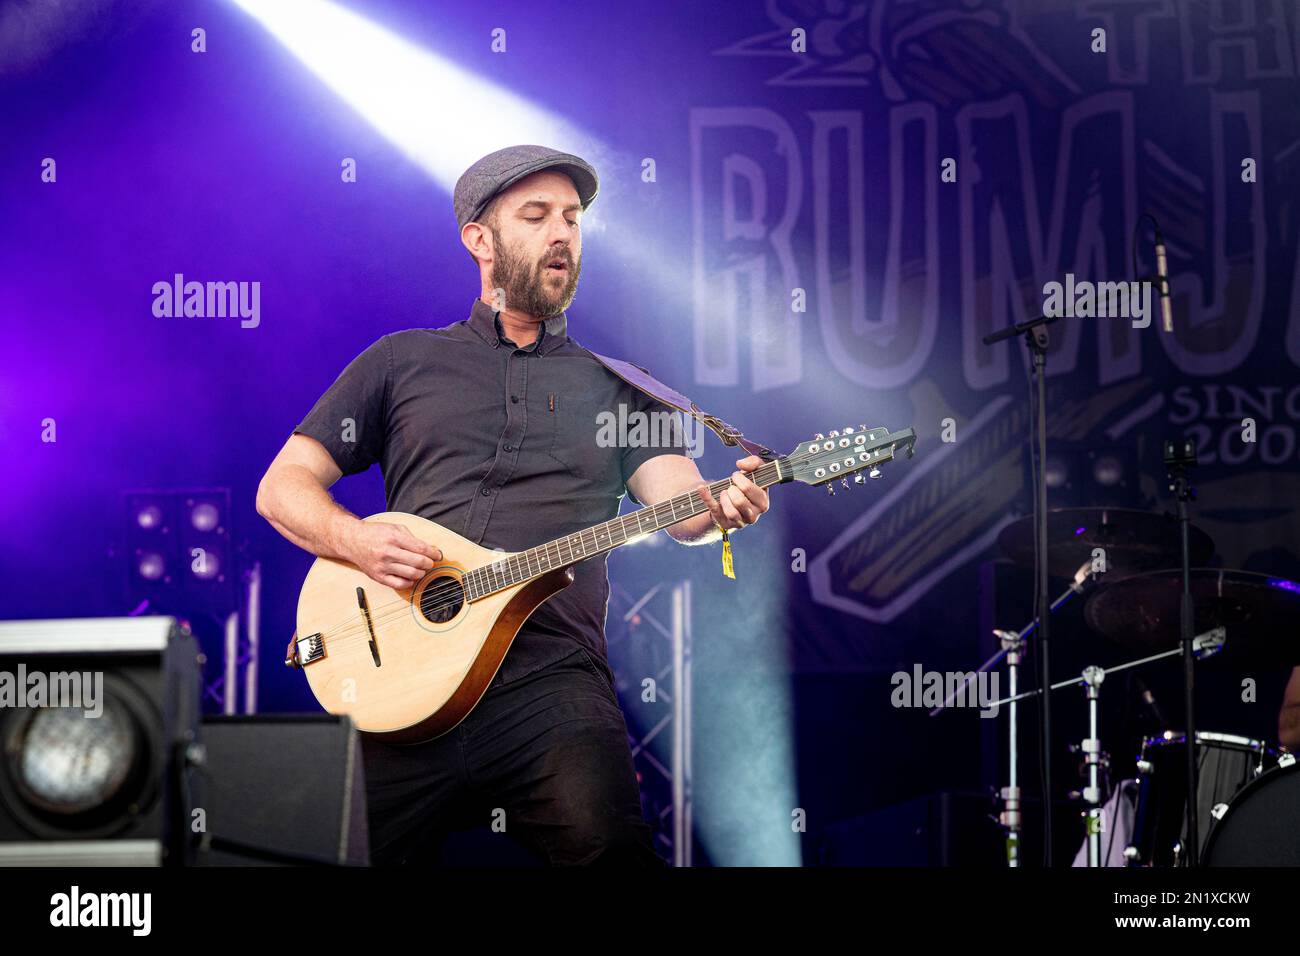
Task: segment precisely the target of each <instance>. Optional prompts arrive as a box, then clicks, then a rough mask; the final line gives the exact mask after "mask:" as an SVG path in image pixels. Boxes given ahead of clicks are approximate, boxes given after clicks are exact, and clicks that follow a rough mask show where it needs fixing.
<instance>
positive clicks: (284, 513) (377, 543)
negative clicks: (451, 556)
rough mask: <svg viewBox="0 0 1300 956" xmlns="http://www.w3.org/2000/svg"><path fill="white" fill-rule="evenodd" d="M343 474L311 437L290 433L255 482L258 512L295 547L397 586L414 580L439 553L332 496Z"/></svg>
mask: <svg viewBox="0 0 1300 956" xmlns="http://www.w3.org/2000/svg"><path fill="white" fill-rule="evenodd" d="M342 474H343V472H342V471H341V470H340V469H339V466H338V464H337V463H335V461H334V459H333V458H332V457H331V456H330V453H329V452H328V451H327V450H326V449H325V446H324V445H322V444H321V443H320V442H318V441H317V440H316V439H314V438H309V437H308V436H306V435H302V434H295V435H291V436H290V437H289V440H288V441H287V442H285V443H284V447H283V448H281V449H280V453H279V454H278V455H276V456H275V460H274V461H272V462H271V467H269V468H268V469H267V470H266V474H265V475H263V476H262V481H261V482H260V483H259V484H258V486H257V513H258V514H260V515H261V516H262V517H263V518H265V519H266V520H267V521H269V522H270V523H271V526H272V527H274V528H275V530H276V531H278V532H280V534H282V535H284V537H286V538H287V539H289V540H290V541H292V542H293V543H294V544H296V545H297V546H298V547H300V548H303V549H304V550H306V551H310V552H311V553H312V554H314V555H316V556H317V557H321V558H336V559H338V560H342V561H347V562H348V563H350V564H354V565H356V566H357V567H358V568H360V569H361V570H362V571H363V572H365V574H366V575H367V576H368V577H369V578H370V579H371V580H373V581H377V582H378V583H380V584H383V585H386V586H387V587H390V588H395V589H397V590H404V589H406V588H409V587H411V586H412V585H414V584H415V583H417V582H418V581H419V580H420V578H422V577H423V576H424V573H425V571H427V570H428V569H429V568H431V567H433V562H434V561H437V560H440V559H441V558H442V552H441V551H439V550H438V549H437V548H434V547H431V546H430V545H428V544H425V543H424V542H423V541H421V540H420V539H419V538H417V537H416V536H415V535H413V534H412V533H411V532H410V531H409V530H407V529H406V528H404V527H402V526H400V525H393V524H381V523H378V522H366V521H362V520H361V519H360V518H358V517H357V516H356V515H354V514H352V513H351V512H350V511H348V510H347V509H346V508H344V507H343V506H341V505H340V504H338V502H336V501H335V500H334V499H333V498H331V497H330V494H329V491H328V489H329V488H330V487H331V486H332V485H333V484H334V482H336V481H338V480H339V478H340V477H341V476H342Z"/></svg>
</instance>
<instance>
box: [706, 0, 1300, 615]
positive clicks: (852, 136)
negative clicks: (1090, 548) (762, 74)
mask: <svg viewBox="0 0 1300 956" xmlns="http://www.w3.org/2000/svg"><path fill="white" fill-rule="evenodd" d="M842 6H844V5H839V4H834V5H832V4H829V3H823V4H820V5H819V4H806V3H796V2H774V3H772V4H769V5H768V7H767V12H768V15H769V17H770V19H771V24H770V26H769V27H767V28H764V29H760V30H759V31H758V32H755V33H753V34H752V35H749V36H742V37H741V38H739V39H738V40H737V41H736V42H735V43H734V44H732V45H730V46H727V47H725V48H723V49H720V50H718V51H717V56H719V57H748V58H761V59H755V60H751V61H750V65H754V64H761V69H764V70H770V72H769V74H768V76H767V79H766V80H765V82H766V84H768V85H769V86H770V87H781V88H783V92H782V99H783V102H787V103H788V102H790V101H791V96H790V91H791V89H794V90H807V91H808V93H809V94H810V95H809V96H808V97H807V104H808V105H807V108H806V109H804V110H802V111H799V110H792V109H791V108H790V107H789V106H783V107H781V108H780V109H776V108H768V107H767V106H764V105H751V106H732V107H710V108H699V109H695V110H692V112H691V115H690V138H691V142H690V146H691V158H692V178H693V196H694V202H693V205H694V275H695V288H696V296H697V298H696V303H697V307H696V322H695V335H694V346H695V376H696V381H697V383H699V384H703V385H717V386H736V387H746V386H748V387H749V388H752V389H753V390H754V391H763V390H769V389H782V388H790V387H792V386H798V385H801V384H804V383H806V382H809V381H811V380H812V379H813V378H814V377H816V378H817V379H818V380H821V379H824V378H825V377H826V376H827V375H828V374H829V375H832V376H833V377H835V378H838V379H839V380H840V383H841V384H842V385H844V386H845V387H846V388H847V389H848V390H849V391H850V392H853V391H857V390H860V392H859V394H862V395H865V396H866V397H867V399H868V402H867V404H869V405H870V404H880V405H882V406H884V405H886V404H888V403H889V402H897V403H899V404H898V405H897V408H898V409H899V411H900V414H902V415H904V416H907V415H908V414H909V413H910V415H911V418H910V420H911V421H914V422H915V423H916V427H917V432H918V434H919V435H921V436H922V440H923V441H924V439H926V438H928V439H929V441H928V442H925V446H924V454H923V455H922V456H920V457H918V459H917V461H916V462H915V464H914V465H913V467H912V468H911V469H910V471H909V473H908V474H907V476H906V477H905V478H903V479H902V480H901V481H899V482H898V483H896V484H894V485H893V486H892V487H890V488H887V489H881V493H880V495H879V497H878V498H877V500H876V501H875V502H874V503H873V506H872V507H871V508H870V509H868V510H867V511H866V512H865V513H864V514H862V515H861V516H860V518H859V519H858V520H856V521H855V522H853V523H852V524H851V525H850V526H848V527H846V528H845V529H844V531H843V533H842V534H840V535H839V536H838V537H837V538H836V539H835V540H834V541H833V543H832V544H831V546H830V547H829V548H827V549H825V550H824V551H823V552H822V553H820V554H819V555H818V556H816V557H815V558H814V559H813V560H812V561H810V562H809V565H808V572H809V583H810V587H811V591H812V595H813V597H814V600H816V601H817V602H819V603H821V604H824V605H829V606H834V607H837V608H839V609H841V610H844V611H846V612H849V613H852V614H855V615H858V616H860V617H863V618H866V619H868V620H871V621H875V622H881V623H885V622H889V621H892V620H893V619H895V618H896V617H897V616H898V615H899V614H901V613H903V612H904V611H906V610H907V609H908V608H909V607H911V606H912V605H913V604H915V603H916V602H917V601H918V600H919V599H920V598H921V597H922V596H923V595H924V594H926V593H927V592H928V591H929V590H930V589H931V588H933V587H934V586H935V585H937V584H938V583H939V582H941V581H942V580H943V579H944V578H945V577H946V576H947V575H948V574H949V573H950V572H951V571H953V570H954V569H956V568H957V567H959V566H961V565H962V564H964V563H965V562H967V561H969V560H971V559H972V558H974V557H975V556H977V555H978V554H980V553H981V552H983V551H985V550H986V549H987V548H988V547H989V546H990V544H992V542H993V541H994V539H995V538H996V536H997V534H998V532H999V530H1000V529H1001V528H1002V527H1003V526H1004V525H1005V524H1006V523H1007V522H1008V521H1010V520H1012V519H1013V518H1014V517H1016V516H1017V515H1018V514H1019V513H1022V512H1023V509H1024V508H1026V507H1027V506H1028V503H1029V495H1028V492H1027V487H1026V479H1027V468H1026V466H1025V463H1024V461H1023V458H1022V455H1023V451H1024V448H1025V439H1026V436H1027V432H1028V420H1027V404H1026V398H1025V394H1026V384H1025V368H1026V363H1027V359H1026V358H1025V355H1024V351H1025V350H1024V347H1023V345H1022V344H1021V343H1020V342H1019V341H1018V340H1014V339H1013V340H1010V341H1007V342H1002V343H999V344H998V345H995V346H992V347H988V346H984V345H983V344H982V343H981V341H980V339H981V337H982V336H984V335H985V334H987V333H989V332H991V331H995V330H997V329H1001V328H1004V327H1005V326H1007V325H1010V324H1012V323H1014V322H1016V321H1019V320H1022V319H1027V318H1032V317H1033V316H1036V315H1039V314H1041V313H1043V312H1044V310H1045V308H1047V307H1048V306H1049V305H1050V300H1051V298H1052V295H1053V294H1054V293H1055V294H1056V297H1057V301H1058V303H1059V301H1060V298H1061V296H1060V289H1061V288H1062V287H1063V285H1064V284H1066V283H1068V288H1070V289H1071V290H1073V289H1074V288H1075V287H1077V286H1079V284H1080V283H1084V284H1092V285H1094V286H1097V287H1100V286H1101V284H1103V283H1127V282H1131V281H1134V280H1136V279H1139V278H1141V277H1144V276H1147V275H1150V274H1151V273H1152V272H1153V257H1152V253H1151V242H1150V235H1149V232H1148V234H1146V235H1143V234H1142V233H1140V232H1139V231H1138V230H1137V228H1136V227H1137V225H1138V220H1139V217H1140V216H1141V214H1143V213H1149V214H1150V215H1152V216H1154V217H1155V219H1156V220H1157V221H1158V222H1159V223H1160V226H1161V229H1162V231H1163V233H1164V235H1165V239H1166V242H1167V243H1168V247H1169V254H1170V263H1169V270H1170V274H1171V281H1170V289H1171V294H1172V302H1173V309H1174V315H1175V316H1176V322H1175V328H1174V330H1173V332H1172V333H1167V332H1164V331H1162V330H1161V328H1160V322H1158V321H1157V322H1150V321H1149V318H1148V320H1147V321H1146V322H1143V321H1142V320H1141V318H1140V317H1139V316H1137V315H1136V314H1130V315H1127V316H1123V315H1109V316H1105V313H1104V312H1103V313H1100V314H1099V313H1097V312H1096V311H1093V312H1091V313H1089V312H1082V313H1076V315H1075V317H1073V318H1070V319H1066V320H1063V321H1061V322H1058V323H1056V324H1054V325H1053V326H1051V327H1050V329H1051V337H1052V347H1051V351H1050V356H1049V359H1048V370H1049V379H1048V381H1049V395H1048V401H1049V406H1050V410H1051V411H1050V419H1049V442H1053V443H1066V444H1073V445H1088V446H1091V447H1094V448H1109V447H1121V446H1122V447H1127V448H1133V447H1141V448H1144V449H1145V453H1144V457H1143V460H1142V462H1141V466H1142V469H1143V470H1144V471H1146V472H1149V473H1152V474H1154V473H1155V472H1158V471H1159V451H1158V449H1159V440H1160V439H1161V438H1163V437H1172V436H1173V435H1177V434H1187V435H1189V436H1193V437H1195V438H1196V439H1197V442H1198V446H1199V450H1200V456H1201V462H1202V466H1203V467H1202V469H1201V473H1200V476H1199V478H1200V481H1201V484H1202V499H1203V501H1206V502H1208V503H1209V504H1210V505H1211V506H1210V507H1203V509H1202V511H1203V520H1205V521H1206V522H1207V523H1208V527H1207V530H1210V531H1211V533H1212V534H1213V533H1214V522H1215V521H1216V520H1218V521H1221V522H1222V523H1223V525H1224V527H1225V528H1230V527H1236V528H1238V531H1237V532H1236V533H1235V534H1233V533H1229V534H1226V535H1223V536H1220V535H1215V536H1216V539H1218V540H1219V541H1220V544H1221V547H1220V552H1221V554H1222V555H1223V557H1224V560H1225V563H1226V564H1228V565H1229V566H1237V567H1248V566H1249V563H1250V559H1251V557H1252V555H1254V554H1264V553H1270V552H1275V551H1276V549H1278V548H1282V549H1283V550H1285V551H1287V552H1288V553H1291V554H1292V555H1293V556H1294V550H1295V545H1294V542H1295V541H1296V540H1298V539H1300V534H1297V531H1298V530H1300V529H1297V527H1296V513H1295V511H1294V510H1293V509H1290V508H1287V509H1285V511H1284V512H1281V513H1279V511H1278V510H1277V509H1268V508H1262V507H1260V506H1259V503H1260V502H1262V501H1270V500H1271V501H1277V500H1284V499H1283V498H1282V496H1280V495H1279V494H1266V493H1265V492H1266V491H1267V489H1269V488H1271V487H1273V486H1274V483H1276V482H1278V481H1279V480H1293V479H1294V476H1295V475H1296V473H1297V472H1298V471H1300V448H1298V447H1297V440H1296V434H1295V423H1296V422H1297V420H1300V386H1296V385H1294V384H1292V383H1293V382H1295V381H1296V380H1297V375H1296V366H1297V365H1300V281H1298V280H1297V275H1298V274H1300V243H1297V241H1296V236H1297V231H1298V227H1300V203H1297V201H1296V200H1297V195H1298V194H1300V189H1297V187H1296V185H1295V183H1296V181H1297V179H1298V178H1300V111H1298V110H1297V109H1296V94H1295V88H1296V87H1295V84H1296V80H1297V76H1296V73H1297V70H1296V63H1297V61H1298V60H1300V8H1296V7H1295V6H1294V5H1293V4H1287V3H1284V2H1282V0H1256V2H1251V0H1246V2H1244V3H1242V4H1239V5H1236V6H1235V7H1234V8H1233V9H1232V10H1229V9H1228V8H1227V7H1224V6H1222V5H1218V4H1209V5H1204V4H1200V5H1198V4H1184V3H1175V2H1173V0H1166V2H1163V3H1159V2H1158V3H1154V4H1153V3H1150V2H1133V3H1123V2H1114V0H1106V2H1100V0H1078V2H1076V3H1074V4H1072V5H1069V4H1058V5H1056V6H1055V7H1054V12H1050V13H1049V12H1045V11H1042V10H1041V5H1037V4H1030V3H1016V2H1013V0H1005V2H993V0H988V2H982V3H971V2H951V3H948V2H903V3H889V4H886V3H874V4H869V3H859V4H850V5H847V7H846V8H845V9H844V10H843V12H842V13H841V12H837V11H839V10H840V9H841V7H842ZM1071 7H1072V12H1071ZM819 10H820V12H819V13H818V12H817V11H819ZM1233 17H1236V18H1237V19H1232V18H1233ZM797 30H803V31H804V33H803V44H802V48H801V49H800V50H798V51H796V49H795V48H794V47H795V46H799V44H797V43H794V44H792V37H795V36H796V34H795V31H797ZM1098 31H1101V32H1100V33H1098ZM1099 37H1100V40H1099ZM1099 47H1100V49H1099ZM1054 285H1055V290H1054V289H1053V286H1054ZM709 290H713V291H716V290H722V292H723V295H722V297H721V298H722V302H723V303H724V305H723V308H722V309H721V310H719V308H718V299H717V298H716V297H715V296H713V295H712V294H711V293H710V292H709ZM706 294H707V298H706ZM1066 298H1070V297H1069V296H1066ZM1130 300H1131V297H1130ZM1071 301H1073V300H1071ZM804 303H806V311H804V310H801V309H800V306H801V305H802V304H804ZM1148 315H1149V313H1148ZM1102 316H1105V317H1102ZM1130 319H1131V320H1130ZM859 404H860V403H859ZM945 422H946V423H950V425H949V428H950V430H951V431H952V432H953V433H954V434H952V435H944V436H941V434H940V432H941V430H942V428H943V426H942V424H941V423H945ZM1247 422H1249V423H1250V424H1251V426H1252V427H1253V428H1254V431H1253V432H1250V433H1249V437H1247V431H1246V430H1245V429H1246V423H1247ZM945 438H946V439H948V440H943V439H945ZM1152 449H1155V450H1154V451H1152ZM1152 456H1154V458H1153V457H1152ZM1151 485H1152V486H1151V487H1148V488H1147V489H1146V492H1147V493H1148V494H1149V495H1150V496H1151V497H1152V498H1153V499H1154V498H1158V491H1159V489H1156V488H1155V487H1154V481H1152V482H1151ZM1243 522H1247V523H1249V522H1254V524H1253V525H1251V524H1248V528H1249V529H1250V530H1252V531H1257V532H1258V533H1257V534H1253V533H1252V534H1242V533H1241V532H1240V530H1239V529H1240V527H1241V525H1242V523H1243Z"/></svg>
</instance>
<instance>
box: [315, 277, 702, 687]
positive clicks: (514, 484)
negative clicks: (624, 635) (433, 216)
mask: <svg viewBox="0 0 1300 956" xmlns="http://www.w3.org/2000/svg"><path fill="white" fill-rule="evenodd" d="M633 412H638V413H641V415H645V416H647V418H645V419H643V420H644V421H647V422H657V423H660V425H661V426H662V425H666V426H667V427H658V428H656V427H647V428H643V429H642V432H641V435H642V438H641V439H640V440H632V441H627V440H622V441H618V440H616V441H613V442H611V441H610V436H611V435H612V434H613V435H618V436H619V437H622V438H624V439H626V437H627V436H628V435H629V434H636V432H635V431H631V432H629V431H627V430H626V428H625V429H624V430H623V431H616V432H609V431H605V432H602V431H601V427H602V426H607V427H613V428H615V429H618V428H619V427H620V426H619V423H620V421H621V422H622V423H624V426H626V424H627V423H629V422H635V421H636V420H637V417H638V416H632V415H631V413H633ZM620 416H621V417H620ZM294 431H295V432H296V433H299V434H303V435H308V436H310V437H312V438H314V439H316V440H317V441H319V442H320V443H321V444H322V445H324V446H325V448H326V449H327V450H328V451H329V453H330V455H331V456H332V457H333V458H334V461H335V463H336V464H337V465H338V467H339V469H340V470H341V471H342V472H343V474H344V475H353V474H357V473H359V472H362V471H365V470H366V469H368V468H370V467H371V466H372V465H376V464H378V465H379V467H380V469H381V470H382V472H383V476H384V488H385V493H386V497H387V504H388V510H389V511H401V512H407V513H409V514H413V515H418V516H420V517H422V518H427V519H429V520H430V521H434V522H437V523H438V524H440V525H442V526H443V527H445V528H448V529H449V530H451V531H454V532H456V533H457V534H459V535H461V536H462V537H465V538H468V539H469V540H470V541H473V542H474V543H476V544H478V545H480V546H482V547H485V548H500V549H503V550H505V551H522V550H525V549H527V548H531V547H535V546H536V545H539V544H544V543H545V542H547V541H550V540H552V539H554V538H558V537H562V536H565V535H569V534H573V533H574V532H577V531H581V530H583V529H585V528H588V527H590V526H591V525H594V524H598V523H600V522H603V521H608V520H610V519H611V518H614V517H615V516H616V515H617V514H618V511H619V504H620V501H621V499H622V497H623V495H624V494H630V492H628V489H627V481H628V479H629V478H630V477H631V476H632V475H633V474H634V473H635V472H636V470H637V469H638V468H639V467H640V466H641V465H642V464H644V463H645V462H646V461H648V460H649V459H651V458H654V457H656V456H657V455H664V454H674V455H684V454H686V447H685V441H684V432H683V429H682V418H681V413H679V412H677V411H675V410H673V409H671V408H669V407H668V406H667V405H664V404H663V403H661V402H659V401H657V400H655V399H653V398H651V397H650V396H648V395H646V394H645V393H644V392H641V391H640V390H639V389H636V388H633V387H632V386H631V385H629V384H627V383H626V382H624V381H623V380H622V379H620V378H619V377H618V376H617V375H615V374H614V373H613V372H611V371H609V369H607V368H605V367H604V366H603V365H602V364H600V362H598V361H597V360H596V359H595V358H593V357H592V356H591V355H590V353H588V352H587V351H586V350H585V349H584V348H583V347H582V346H581V345H579V344H578V343H577V342H576V341H575V340H573V339H572V338H570V337H569V336H568V334H567V317H566V316H565V315H563V314H561V315H558V316H554V317H553V318H550V319H548V320H546V322H545V323H543V326H542V327H541V328H540V329H539V333H538V338H537V340H536V341H535V342H533V343H532V344H531V345H529V346H527V347H525V348H519V347H516V346H515V344H514V343H513V342H511V341H510V340H509V339H506V338H505V337H504V336H503V333H502V329H501V324H500V320H499V319H498V317H497V313H496V312H495V311H494V310H493V309H492V307H491V306H489V305H488V304H487V303H485V302H484V301H483V300H482V299H477V300H475V303H474V307H473V310H472V311H471V313H470V317H469V318H468V319H466V320H464V321H461V322H456V323H454V324H452V325H448V326H445V327H443V328H439V329H408V330H406V331H402V332H395V333H392V334H390V335H385V336H384V337H383V338H381V339H379V341H377V342H375V343H374V344H373V345H371V346H370V347H369V348H367V349H366V350H365V351H364V352H362V353H361V354H360V355H358V356H357V357H356V358H355V359H353V360H352V362H351V363H350V364H349V365H348V366H347V367H346V368H345V369H344V370H343V373H342V374H341V375H339V377H338V379H337V380H336V381H335V382H334V384H333V385H331V386H330V387H329V389H328V390H327V391H326V392H325V394H324V395H322V396H321V398H320V400H319V401H317V402H316V405H315V406H314V407H313V408H312V410H311V411H310V412H309V413H308V414H307V417H306V418H304V419H303V420H302V422H301V423H300V424H299V425H298V427H297V428H296V429H294ZM632 500H633V501H635V500H636V498H635V496H632ZM646 503H648V502H642V504H646ZM606 557H607V555H605V554H601V555H597V556H595V557H592V558H589V559H587V560H585V561H580V562H579V563H577V564H576V565H574V568H573V570H574V580H573V583H572V584H570V585H569V586H568V587H567V588H564V589H563V590H561V591H560V592H559V593H557V594H555V595H554V596H552V597H551V598H550V599H549V600H547V601H546V602H545V603H543V604H542V605H541V606H540V607H538V608H537V609H536V610H535V611H534V612H533V613H532V615H531V616H530V617H529V618H528V620H527V621H525V622H524V625H523V627H522V628H521V630H520V632H519V636H518V637H516V638H515V641H514V644H513V645H511V648H510V651H509V652H508V653H507V654H506V658H505V660H504V661H503V662H502V665H501V670H500V671H499V672H498V673H497V676H496V678H495V680H494V684H495V683H505V682H507V681H511V680H516V679H518V678H519V677H522V676H524V675H526V674H528V673H531V672H532V671H535V670H537V669H539V668H541V667H544V666H545V665H547V664H549V663H552V662H553V661H556V660H559V659H560V658H562V657H566V656H568V655H569V654H572V653H573V652H574V651H575V650H576V649H578V648H582V649H585V650H587V651H588V652H589V653H590V654H591V656H592V658H593V660H594V661H595V662H596V664H597V666H599V667H600V668H602V670H604V671H605V673H606V675H607V677H608V678H609V680H610V682H611V683H612V682H613V675H612V674H611V673H610V671H609V665H608V662H607V657H606V644H605V634H604V627H605V617H606V611H607V608H608V601H609V580H608V576H607V572H606V560H605V559H606Z"/></svg>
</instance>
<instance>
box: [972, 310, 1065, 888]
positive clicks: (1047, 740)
mask: <svg viewBox="0 0 1300 956" xmlns="http://www.w3.org/2000/svg"><path fill="white" fill-rule="evenodd" d="M1059 318H1060V316H1059V315H1053V316H1045V315H1040V316H1039V317H1038V318H1036V319H1028V320H1026V321H1024V322H1017V323H1016V324H1015V325H1013V326H1011V327H1010V328H1006V329H1002V330H1000V331H997V332H993V333H992V334H990V335H986V336H984V344H985V345H993V344H994V343H996V342H1000V341H1002V340H1003V339H1009V338H1011V337H1012V336H1013V335H1020V334H1023V335H1024V337H1025V346H1026V347H1027V348H1028V349H1029V354H1030V357H1031V359H1032V364H1033V369H1034V380H1035V384H1036V389H1035V393H1036V398H1037V407H1038V429H1037V444H1038V463H1039V467H1038V470H1037V474H1036V478H1035V481H1034V486H1035V487H1034V524H1035V537H1036V540H1037V545H1036V547H1035V548H1034V551H1035V553H1036V554H1035V556H1036V558H1037V562H1036V563H1037V567H1036V568H1035V572H1034V574H1035V577H1036V578H1037V580H1038V593H1037V594H1036V595H1035V596H1034V602H1035V603H1034V613H1035V617H1036V620H1037V621H1038V646H1039V651H1040V656H1039V670H1038V686H1039V687H1049V686H1050V685H1051V682H1052V670H1051V663H1050V659H1049V656H1048V649H1049V633H1050V623H1049V620H1048V619H1049V617H1050V616H1051V612H1050V610H1049V601H1050V597H1049V595H1048V592H1047V587H1048V584H1047V469H1046V463H1047V383H1046V378H1047V329H1046V328H1045V326H1047V325H1048V324H1049V323H1051V322H1055V321H1056V320H1057V319H1059ZM1031 470H1032V469H1031ZM1051 700H1052V696H1051V695H1050V694H1044V695H1043V697H1042V700H1041V702H1040V707H1039V710H1038V725H1039V733H1040V736H1041V737H1042V744H1041V759H1042V765H1043V866H1044V867H1051V865H1052V706H1051Z"/></svg>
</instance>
